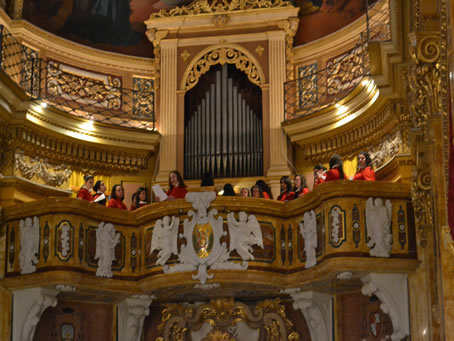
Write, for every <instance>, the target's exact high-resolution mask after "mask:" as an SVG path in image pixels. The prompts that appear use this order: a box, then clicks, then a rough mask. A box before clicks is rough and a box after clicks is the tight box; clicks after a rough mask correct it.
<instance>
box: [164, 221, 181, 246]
mask: <svg viewBox="0 0 454 341" xmlns="http://www.w3.org/2000/svg"><path fill="white" fill-rule="evenodd" d="M170 225H171V226H172V227H171V229H170V231H168V232H167V238H169V241H170V242H169V244H170V251H171V252H172V253H173V254H174V255H178V226H179V225H180V218H178V217H175V216H173V217H172V222H171V224H170Z"/></svg>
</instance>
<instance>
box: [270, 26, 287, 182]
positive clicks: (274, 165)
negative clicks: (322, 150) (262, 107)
mask: <svg viewBox="0 0 454 341" xmlns="http://www.w3.org/2000/svg"><path fill="white" fill-rule="evenodd" d="M268 37H269V75H270V77H269V79H270V91H269V94H270V96H269V99H270V102H269V107H270V113H269V115H270V116H269V117H270V122H269V124H270V143H269V145H270V168H269V169H268V172H267V176H282V175H288V174H289V173H290V170H289V168H288V166H287V139H286V137H285V135H284V133H283V131H282V128H281V121H282V118H283V115H284V113H283V108H284V82H285V80H286V67H285V65H286V56H285V49H286V42H285V38H286V35H285V32H284V31H274V32H268Z"/></svg>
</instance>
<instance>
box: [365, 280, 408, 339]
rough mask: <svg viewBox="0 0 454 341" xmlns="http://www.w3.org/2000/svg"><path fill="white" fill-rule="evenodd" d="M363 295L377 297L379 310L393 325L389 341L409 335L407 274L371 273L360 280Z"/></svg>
mask: <svg viewBox="0 0 454 341" xmlns="http://www.w3.org/2000/svg"><path fill="white" fill-rule="evenodd" d="M361 281H362V282H363V283H364V285H363V287H362V288H361V291H362V293H363V295H367V296H372V295H375V296H377V297H378V298H379V299H380V301H381V302H382V303H381V305H380V308H381V310H383V312H384V313H385V314H388V315H389V317H390V318H391V322H392V324H393V330H394V332H393V334H392V335H391V340H393V341H400V340H402V339H405V337H406V336H409V335H410V321H409V309H408V287H407V274H377V273H371V274H369V275H367V276H364V277H363V278H361Z"/></svg>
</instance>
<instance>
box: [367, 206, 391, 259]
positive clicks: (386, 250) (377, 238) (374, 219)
mask: <svg viewBox="0 0 454 341" xmlns="http://www.w3.org/2000/svg"><path fill="white" fill-rule="evenodd" d="M391 220H392V204H391V202H390V201H389V200H386V203H385V204H384V205H383V201H382V199H380V198H376V199H375V201H374V199H372V198H369V199H367V202H366V224H367V234H368V236H369V241H368V243H367V246H368V247H369V248H371V250H370V252H369V254H370V255H371V256H374V257H389V256H390V254H391V244H392V240H393V236H392V234H391V230H390V227H391Z"/></svg>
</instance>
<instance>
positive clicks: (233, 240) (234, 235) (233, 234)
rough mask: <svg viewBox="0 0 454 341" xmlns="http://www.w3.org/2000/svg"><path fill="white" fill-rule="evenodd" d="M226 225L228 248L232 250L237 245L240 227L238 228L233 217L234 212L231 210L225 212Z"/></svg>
mask: <svg viewBox="0 0 454 341" xmlns="http://www.w3.org/2000/svg"><path fill="white" fill-rule="evenodd" d="M227 225H228V228H229V236H230V246H229V250H230V251H233V250H235V249H237V248H238V247H239V243H238V241H239V238H238V237H239V236H238V234H239V232H240V229H239V228H238V222H237V221H236V219H235V216H234V213H233V212H231V213H229V214H227Z"/></svg>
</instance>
